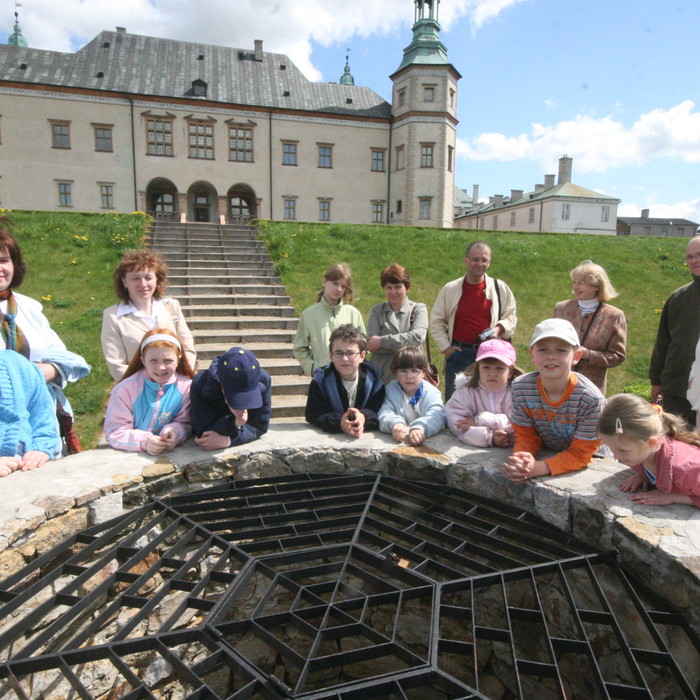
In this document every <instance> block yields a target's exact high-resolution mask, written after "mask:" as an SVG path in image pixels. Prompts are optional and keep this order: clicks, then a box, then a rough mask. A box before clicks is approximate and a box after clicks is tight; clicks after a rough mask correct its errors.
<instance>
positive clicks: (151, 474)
mask: <svg viewBox="0 0 700 700" xmlns="http://www.w3.org/2000/svg"><path fill="white" fill-rule="evenodd" d="M174 471H175V467H174V466H173V465H172V464H171V463H170V462H168V461H167V460H166V461H162V462H161V461H160V460H158V461H156V462H154V463H153V464H149V465H148V466H147V467H144V470H143V471H142V472H141V476H143V478H144V479H155V478H156V477H159V476H165V475H166V474H172V473H173V472H174Z"/></svg>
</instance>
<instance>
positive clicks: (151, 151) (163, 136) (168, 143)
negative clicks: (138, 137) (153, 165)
mask: <svg viewBox="0 0 700 700" xmlns="http://www.w3.org/2000/svg"><path fill="white" fill-rule="evenodd" d="M146 154H147V155H149V156H172V155H173V122H172V119H147V120H146Z"/></svg>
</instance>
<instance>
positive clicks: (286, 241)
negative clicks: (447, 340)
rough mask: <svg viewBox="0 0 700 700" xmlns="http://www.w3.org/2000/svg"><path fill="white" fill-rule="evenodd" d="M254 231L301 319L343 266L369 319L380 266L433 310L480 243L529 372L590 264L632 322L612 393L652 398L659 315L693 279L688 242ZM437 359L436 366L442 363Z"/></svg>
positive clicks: (323, 229) (399, 231)
mask: <svg viewBox="0 0 700 700" xmlns="http://www.w3.org/2000/svg"><path fill="white" fill-rule="evenodd" d="M259 226H260V228H261V230H262V231H263V236H264V238H265V239H266V241H267V242H268V246H269V249H270V252H271V254H272V256H273V259H274V260H275V262H276V263H277V265H278V268H279V269H280V271H281V274H282V280H283V282H284V283H285V285H286V286H287V291H288V293H289V294H290V295H291V297H292V302H293V304H294V306H295V307H296V309H297V311H301V310H302V309H304V308H305V307H306V306H308V305H309V304H312V303H313V302H314V300H315V295H316V292H317V291H318V289H319V288H320V283H321V278H322V276H323V271H324V270H325V269H326V268H327V267H329V266H330V265H332V264H334V263H336V262H346V263H348V264H349V265H350V266H351V267H352V269H353V272H354V278H355V288H356V290H357V293H358V294H357V299H356V301H355V305H356V306H357V307H358V308H359V309H360V310H361V311H362V313H363V314H364V315H365V317H367V315H368V314H369V310H370V308H371V307H372V305H373V304H376V303H377V302H380V301H383V300H384V296H383V293H382V289H381V287H380V285H379V273H380V271H381V269H382V268H383V267H384V266H385V265H388V264H390V263H392V262H398V263H400V264H401V265H404V266H405V267H406V268H408V270H409V272H410V273H411V280H412V288H411V291H410V298H411V299H412V300H414V301H422V302H424V303H426V304H427V305H428V307H429V308H432V305H433V302H434V301H435V298H436V296H437V294H438V292H439V290H440V288H441V287H442V286H443V285H444V284H445V283H446V282H448V281H449V280H452V279H455V278H457V277H459V276H461V275H463V274H464V266H463V264H462V259H463V257H464V251H465V248H466V246H467V244H468V243H470V242H472V241H475V240H484V241H486V242H487V243H488V244H489V245H490V246H491V248H492V254H493V255H492V257H493V263H492V265H491V268H490V270H489V274H491V275H493V276H495V277H498V278H499V279H503V280H504V281H505V282H507V283H508V285H509V286H510V287H511V289H512V290H513V293H514V294H515V297H516V300H517V304H518V330H517V333H516V335H515V338H514V341H515V346H516V349H517V351H518V364H520V366H521V367H523V369H527V370H529V369H532V364H531V362H530V359H529V357H528V355H527V347H528V344H529V339H530V336H531V334H532V330H533V328H534V326H535V325H536V324H537V323H538V322H539V321H541V320H542V319H544V318H547V317H548V316H550V315H551V313H552V310H553V309H554V304H555V303H556V302H557V301H560V300H562V299H568V298H571V284H570V278H569V271H570V270H571V269H573V268H574V267H576V265H578V264H579V263H580V262H581V261H582V260H586V259H591V260H593V261H594V262H597V263H599V264H600V265H602V266H603V267H605V269H606V270H607V271H608V274H609V275H610V278H611V280H612V282H613V284H614V285H615V287H616V288H617V290H618V292H620V296H619V297H618V298H617V299H616V300H614V301H613V303H614V304H615V305H617V306H619V307H620V308H621V309H622V310H623V311H624V312H625V314H626V316H627V323H628V346H627V348H628V360H627V361H626V362H625V363H624V364H623V365H621V366H620V367H618V368H616V369H613V370H611V371H610V373H609V380H608V393H609V394H612V393H617V392H620V391H623V390H627V391H634V392H635V393H641V394H643V395H644V394H645V393H647V392H648V389H649V383H648V380H647V369H648V365H649V355H650V353H651V348H652V346H653V343H654V338H655V335H656V328H657V325H658V321H659V314H660V312H661V307H662V306H663V303H664V301H665V299H666V297H667V296H668V295H669V293H670V292H671V291H672V290H674V289H675V288H676V287H679V286H680V285H682V284H685V283H686V282H688V281H689V280H690V276H689V274H688V271H687V269H686V267H685V264H684V261H683V257H684V248H685V245H686V243H687V239H666V238H623V237H617V236H596V235H585V234H578V235H576V234H573V235H571V234H550V233H540V234H534V233H511V232H508V233H505V232H494V231H479V232H475V231H469V230H461V229H454V230H445V229H425V228H407V227H398V226H353V225H342V224H308V223H301V222H300V223H290V222H284V223H281V222H269V221H261V222H259ZM433 359H434V360H435V359H436V358H433ZM437 360H438V361H437V362H436V364H438V365H441V360H442V357H441V356H438V358H437Z"/></svg>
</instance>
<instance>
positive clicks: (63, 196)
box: [58, 182, 73, 207]
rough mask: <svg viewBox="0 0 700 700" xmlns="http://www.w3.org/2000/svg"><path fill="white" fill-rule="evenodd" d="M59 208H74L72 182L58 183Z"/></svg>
mask: <svg viewBox="0 0 700 700" xmlns="http://www.w3.org/2000/svg"><path fill="white" fill-rule="evenodd" d="M58 206H59V207H72V206H73V186H72V183H70V182H59V183H58Z"/></svg>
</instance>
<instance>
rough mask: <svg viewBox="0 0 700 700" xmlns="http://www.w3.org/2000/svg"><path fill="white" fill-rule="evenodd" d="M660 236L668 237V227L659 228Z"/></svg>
mask: <svg viewBox="0 0 700 700" xmlns="http://www.w3.org/2000/svg"><path fill="white" fill-rule="evenodd" d="M661 235H662V236H668V226H662V227H661Z"/></svg>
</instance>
